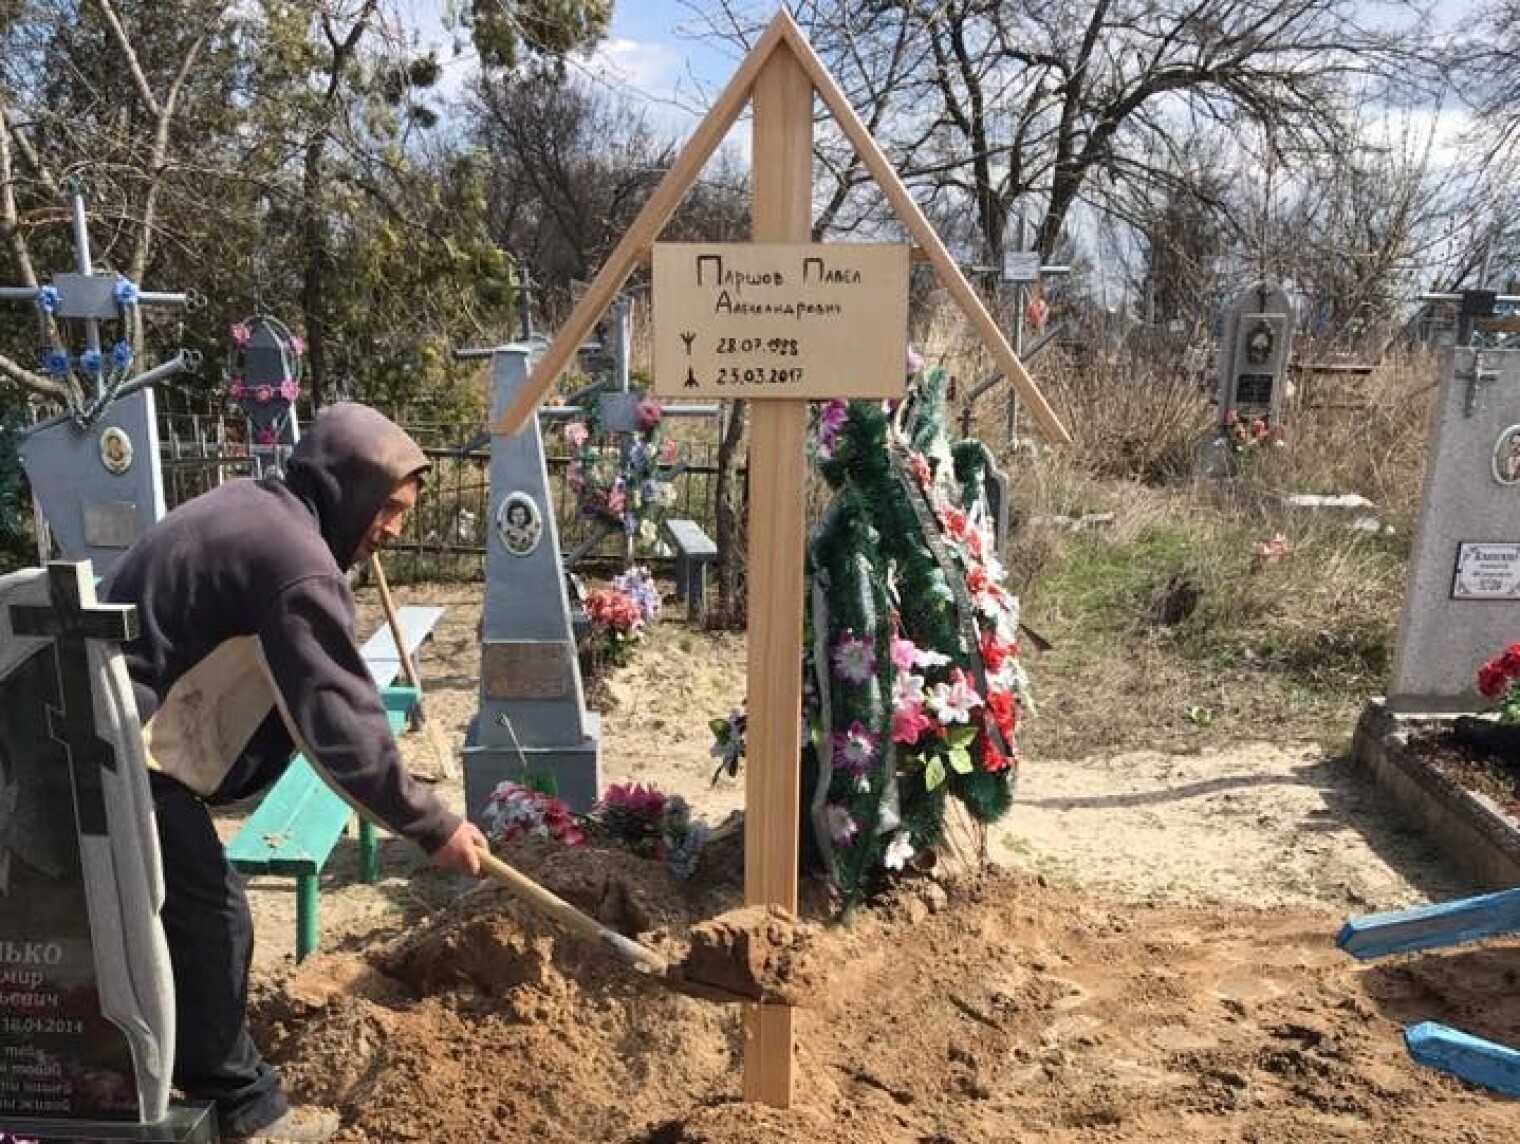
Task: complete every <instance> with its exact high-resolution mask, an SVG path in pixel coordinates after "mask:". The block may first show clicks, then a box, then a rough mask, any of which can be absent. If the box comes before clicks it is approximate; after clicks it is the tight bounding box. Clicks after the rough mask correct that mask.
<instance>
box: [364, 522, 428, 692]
mask: <svg viewBox="0 0 1520 1144" xmlns="http://www.w3.org/2000/svg"><path fill="white" fill-rule="evenodd" d="M369 569H370V572H371V574H372V575H373V576H374V577H375V587H377V588H379V589H380V607H381V608H383V609H384V610H385V622H386V623H387V624H389V625H390V629H391V639H393V640H395V641H396V654H397V655H398V656H399V657H400V659H401V678H402V679H404V680H405V681H406V685H407V686H408V687H416V686H417V665H416V664H414V663H413V662H412V656H411V653H410V652H408V651H407V650H406V636H405V635H403V634H402V631H401V617H400V616H398V615H397V614H396V601H395V599H393V598H392V596H391V586H390V584H388V583H386V579H385V568H384V566H383V565H382V564H381V563H380V554H379V553H378V552H372V553H370V558H369Z"/></svg>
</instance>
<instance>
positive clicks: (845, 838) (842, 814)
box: [828, 802, 860, 846]
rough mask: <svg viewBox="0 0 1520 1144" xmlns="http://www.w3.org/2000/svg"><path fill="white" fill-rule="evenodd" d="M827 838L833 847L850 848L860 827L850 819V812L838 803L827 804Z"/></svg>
mask: <svg viewBox="0 0 1520 1144" xmlns="http://www.w3.org/2000/svg"><path fill="white" fill-rule="evenodd" d="M828 816H829V837H830V838H831V839H832V840H833V843H834V845H835V846H850V845H853V844H854V842H855V835H857V834H859V833H860V826H859V825H858V824H857V823H856V822H855V820H854V819H853V818H851V817H850V812H849V811H848V810H847V809H845V808H844V807H842V806H840V805H839V804H838V803H832V802H831V803H829V808H828Z"/></svg>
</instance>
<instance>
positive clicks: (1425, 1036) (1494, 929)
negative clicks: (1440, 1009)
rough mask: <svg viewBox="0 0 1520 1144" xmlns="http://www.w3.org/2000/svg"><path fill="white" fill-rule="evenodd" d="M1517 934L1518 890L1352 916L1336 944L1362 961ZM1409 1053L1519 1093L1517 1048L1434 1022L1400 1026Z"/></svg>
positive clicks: (1421, 1060)
mask: <svg viewBox="0 0 1520 1144" xmlns="http://www.w3.org/2000/svg"><path fill="white" fill-rule="evenodd" d="M1510 933H1520V889H1515V890H1502V891H1500V892H1499V893H1496V894H1481V895H1479V896H1478V897H1475V898H1459V899H1457V900H1456V901H1452V902H1440V903H1437V904H1435V905H1431V906H1416V907H1414V908H1412V909H1407V910H1392V911H1390V912H1388V913H1382V914H1368V915H1366V916H1364V917H1359V918H1352V919H1351V920H1349V921H1348V922H1346V924H1345V925H1343V926H1342V927H1341V932H1340V933H1339V934H1338V935H1337V937H1336V939H1335V944H1336V945H1337V946H1338V947H1339V948H1341V949H1343V950H1345V951H1346V952H1347V953H1349V954H1351V955H1352V956H1353V957H1356V958H1360V959H1363V960H1366V959H1369V958H1375V957H1387V956H1389V955H1391V954H1396V953H1415V952H1418V951H1420V950H1425V949H1441V948H1444V947H1447V946H1453V945H1463V944H1465V943H1467V942H1471V941H1481V940H1482V939H1484V938H1486V937H1497V936H1500V935H1503V934H1510ZM1404 1045H1405V1047H1406V1048H1407V1049H1408V1050H1409V1055H1410V1056H1411V1057H1413V1058H1414V1059H1415V1060H1416V1061H1418V1062H1419V1063H1420V1064H1422V1065H1425V1066H1426V1067H1427V1068H1433V1069H1436V1070H1437V1071H1439V1072H1444V1073H1447V1074H1449V1075H1451V1076H1455V1077H1459V1078H1460V1079H1462V1080H1465V1081H1467V1082H1468V1083H1469V1084H1477V1085H1482V1086H1484V1087H1485V1088H1490V1089H1493V1090H1494V1091H1495V1092H1502V1093H1504V1094H1505V1095H1506V1096H1514V1097H1520V1050H1516V1049H1512V1048H1510V1047H1509V1046H1507V1045H1501V1044H1498V1043H1497V1042H1494V1041H1489V1040H1485V1039H1484V1038H1482V1037H1475V1036H1473V1035H1472V1034H1471V1033H1464V1032H1462V1031H1461V1030H1460V1029H1453V1028H1451V1027H1449V1026H1447V1025H1443V1024H1440V1023H1439V1022H1437V1021H1421V1022H1420V1023H1419V1024H1417V1025H1409V1026H1406V1027H1405V1029H1404Z"/></svg>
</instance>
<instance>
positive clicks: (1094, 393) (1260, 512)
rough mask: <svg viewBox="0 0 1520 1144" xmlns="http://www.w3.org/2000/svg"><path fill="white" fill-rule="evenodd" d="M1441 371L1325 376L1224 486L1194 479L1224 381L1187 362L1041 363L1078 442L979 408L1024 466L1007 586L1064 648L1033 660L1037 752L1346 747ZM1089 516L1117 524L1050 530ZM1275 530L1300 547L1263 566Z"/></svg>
mask: <svg viewBox="0 0 1520 1144" xmlns="http://www.w3.org/2000/svg"><path fill="white" fill-rule="evenodd" d="M928 336H929V338H930V339H937V340H931V341H930V345H931V347H932V348H931V351H930V358H931V361H933V360H938V361H940V362H942V363H943V364H944V365H945V366H946V367H947V368H949V369H950V370H951V371H952V372H953V373H955V374H956V375H957V376H959V377H962V378H972V379H980V378H983V377H986V376H988V374H989V373H990V372H991V371H990V369H989V368H988V366H987V363H986V361H985V359H984V357H983V356H982V355H981V354H980V352H979V351H978V350H976V349H974V348H971V347H970V346H969V345H968V343H967V342H966V340H965V338H966V334H965V331H964V330H962V329H960V328H959V326H958V325H957V324H955V323H942V324H940V325H937V326H935V327H933V328H931V329H930V331H929V332H928ZM1304 352H1306V353H1307V352H1309V351H1304ZM1438 368H1439V366H1438V363H1437V361H1436V360H1435V359H1434V358H1432V357H1422V358H1415V359H1402V360H1397V361H1390V362H1387V363H1385V364H1383V365H1381V366H1380V367H1378V368H1377V369H1376V370H1375V372H1374V373H1373V374H1372V375H1371V376H1370V377H1367V378H1363V379H1357V381H1358V384H1356V385H1355V386H1354V387H1353V386H1351V385H1350V384H1348V383H1344V382H1342V381H1341V380H1340V379H1335V381H1334V382H1325V383H1322V384H1320V385H1319V386H1317V387H1316V390H1315V392H1314V393H1313V394H1312V395H1311V398H1312V403H1311V401H1306V400H1304V399H1303V395H1301V394H1290V397H1289V401H1288V403H1287V406H1286V408H1285V410H1284V415H1283V418H1282V421H1283V427H1284V429H1285V432H1286V438H1287V443H1286V444H1285V445H1284V446H1282V447H1280V448H1273V449H1268V450H1264V451H1262V452H1260V453H1258V454H1254V455H1252V456H1250V457H1249V458H1248V459H1247V460H1246V463H1244V464H1242V465H1241V467H1240V470H1239V472H1238V473H1237V475H1236V476H1234V477H1232V478H1229V479H1226V480H1210V479H1208V478H1204V477H1201V476H1199V475H1197V468H1196V464H1195V456H1196V452H1197V448H1198V446H1199V444H1200V443H1201V442H1202V441H1204V440H1205V439H1206V438H1207V437H1208V436H1209V435H1210V429H1211V426H1212V424H1213V418H1214V412H1213V408H1212V400H1211V399H1212V396H1213V395H1212V380H1211V379H1208V380H1207V381H1206V380H1205V379H1201V378H1200V377H1198V376H1197V374H1196V371H1193V372H1192V373H1191V374H1189V373H1188V372H1187V371H1186V370H1184V368H1183V367H1182V365H1181V363H1180V361H1179V362H1176V363H1172V364H1170V365H1168V364H1162V365H1153V364H1145V363H1138V364H1137V363H1136V362H1134V361H1133V360H1131V359H1129V358H1127V357H1126V356H1124V355H1122V354H1111V355H1105V354H1102V353H1081V352H1075V351H1071V350H1063V351H1053V352H1050V353H1047V354H1045V355H1042V356H1041V357H1040V358H1039V359H1038V361H1037V362H1035V363H1034V364H1033V365H1032V366H1031V372H1032V373H1033V374H1034V376H1035V380H1036V382H1037V384H1038V385H1039V386H1040V388H1041V391H1042V392H1043V393H1044V394H1045V396H1046V398H1047V399H1048V400H1049V401H1050V403H1051V404H1052V406H1053V407H1054V408H1055V409H1056V412H1057V414H1058V415H1059V416H1060V417H1061V419H1062V420H1063V422H1064V423H1065V424H1066V426H1067V427H1068V429H1069V430H1070V431H1071V433H1072V436H1073V438H1074V440H1073V443H1072V444H1071V445H1070V446H1065V447H1059V448H1043V447H1028V446H1027V445H1024V444H1023V443H1020V445H1021V447H1010V446H1009V445H1008V443H1007V442H1006V441H1004V440H1003V438H1004V435H1005V426H1006V424H1007V419H1006V407H1005V404H1004V403H1005V401H1006V393H1007V391H1006V390H1005V389H999V390H997V391H995V392H993V393H989V394H988V395H987V396H986V397H984V398H983V399H982V400H981V401H979V402H978V403H977V407H976V418H975V428H974V432H975V433H976V435H978V436H980V437H981V438H982V439H983V440H984V441H986V442H987V443H988V444H989V446H991V447H993V449H994V451H997V452H999V454H1000V455H1001V457H1002V461H1003V464H1004V466H1005V468H1006V470H1007V471H1008V473H1009V476H1010V499H1011V503H1012V506H1013V515H1014V519H1015V522H1016V524H1015V527H1014V528H1013V530H1012V535H1011V539H1010V543H1009V548H1008V552H1007V556H1006V559H1007V562H1008V564H1009V569H1010V581H1011V585H1012V587H1013V588H1014V589H1015V590H1016V591H1018V592H1019V594H1020V595H1021V597H1022V598H1023V601H1024V616H1025V620H1026V622H1027V623H1029V624H1030V626H1031V627H1032V628H1034V629H1035V630H1037V631H1039V632H1040V633H1041V634H1042V635H1044V636H1046V637H1047V638H1049V639H1050V640H1052V641H1053V642H1054V645H1055V646H1054V648H1053V649H1052V650H1051V651H1049V652H1047V653H1044V654H1043V655H1038V656H1036V655H1035V654H1034V653H1033V652H1032V651H1031V653H1030V656H1031V658H1030V664H1029V666H1030V671H1031V675H1032V678H1033V680H1034V685H1035V690H1036V695H1037V698H1039V699H1040V712H1039V715H1038V717H1037V718H1036V719H1034V720H1031V722H1030V723H1029V724H1027V726H1026V730H1025V735H1024V744H1025V747H1026V749H1028V750H1029V751H1031V752H1032V753H1034V754H1036V755H1047V756H1048V755H1057V756H1060V755H1075V754H1085V753H1090V752H1104V751H1110V750H1118V749H1124V748H1133V747H1142V746H1145V747H1156V748H1165V749H1172V750H1178V749H1181V750H1186V749H1189V748H1191V747H1196V748H1200V749H1201V748H1203V747H1205V746H1213V745H1218V744H1220V743H1222V742H1226V741H1228V740H1230V739H1233V738H1263V737H1264V738H1273V739H1296V740H1318V741H1321V742H1325V743H1327V744H1331V745H1335V746H1339V745H1343V744H1344V743H1345V742H1346V741H1347V740H1348V739H1349V736H1350V732H1351V729H1352V727H1353V725H1354V722H1355V719H1356V716H1357V714H1358V713H1359V712H1360V710H1361V707H1362V705H1363V704H1364V703H1365V702H1366V700H1367V699H1368V698H1370V697H1371V696H1372V695H1375V694H1379V693H1380V692H1381V689H1382V688H1383V687H1384V685H1385V682H1386V673H1387V669H1388V666H1389V664H1390V663H1391V660H1392V655H1393V646H1394V641H1395V638H1396V631H1395V627H1396V623H1397V616H1398V612H1399V606H1400V602H1401V600H1402V596H1403V591H1404V577H1405V568H1406V564H1407V561H1408V555H1409V536H1410V532H1411V530H1412V528H1413V525H1414V521H1415V518H1416V516H1417V512H1418V504H1419V495H1420V480H1421V473H1422V469H1423V464H1424V452H1425V442H1426V424H1427V420H1428V417H1429V410H1430V406H1431V402H1432V399H1433V396H1434V390H1435V382H1436V378H1437V376H1438V374H1437V371H1438ZM1353 388H1354V390H1355V393H1354V394H1353V393H1352V392H1351V391H1352V390H1353ZM967 389H969V386H968V387H966V389H963V391H962V392H963V393H964V392H965V391H966V390H967ZM1327 396H1328V397H1329V398H1330V399H1331V402H1333V404H1327V403H1326V402H1325V401H1324V398H1325V397H1327ZM953 416H955V417H957V419H959V417H960V411H959V410H957V411H955V412H954V413H953ZM1026 424H1027V422H1026ZM1290 493H1317V494H1344V493H1358V494H1360V495H1362V496H1364V497H1366V498H1368V499H1369V500H1370V501H1372V502H1373V504H1374V505H1375V506H1376V507H1375V510H1373V512H1372V514H1371V515H1372V516H1374V517H1375V519H1376V521H1377V522H1378V525H1379V526H1380V527H1379V528H1378V529H1377V530H1376V531H1367V530H1364V529H1362V528H1356V527H1353V523H1354V521H1355V519H1356V517H1358V516H1362V517H1366V516H1368V515H1369V514H1368V513H1366V512H1362V513H1346V512H1344V511H1340V512H1337V511H1327V510H1317V511H1309V510H1301V509H1300V510H1295V509H1292V508H1290V507H1288V505H1287V504H1286V503H1285V498H1286V496H1287V495H1288V494H1290ZM1093 514H1111V516H1112V520H1111V522H1110V523H1107V524H1105V525H1101V526H1097V527H1092V528H1081V529H1074V528H1071V527H1066V526H1063V524H1062V523H1061V522H1059V521H1055V522H1052V520H1051V518H1061V517H1065V518H1078V517H1082V516H1085V515H1093ZM1279 533H1280V534H1281V535H1282V536H1283V538H1284V539H1285V541H1286V543H1287V545H1288V554H1287V555H1286V556H1285V557H1284V558H1282V559H1281V560H1278V561H1275V562H1267V561H1265V560H1264V559H1262V558H1261V557H1259V556H1258V554H1257V551H1256V548H1257V544H1258V543H1259V542H1263V541H1267V540H1270V539H1271V538H1272V537H1274V536H1275V535H1277V534H1279ZM1189 605H1191V607H1190V608H1189ZM1179 612H1180V613H1185V614H1182V615H1180V616H1179V615H1178V614H1177V613H1179ZM1164 621H1170V622H1164Z"/></svg>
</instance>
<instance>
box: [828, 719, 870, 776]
mask: <svg viewBox="0 0 1520 1144" xmlns="http://www.w3.org/2000/svg"><path fill="white" fill-rule="evenodd" d="M880 746H881V736H880V735H877V734H876V733H875V732H874V731H871V730H869V729H867V727H866V726H865V724H863V723H862V722H861V721H860V720H859V719H856V720H855V721H854V722H853V723H851V724H850V729H849V730H848V731H838V732H835V734H834V765H835V766H837V767H839V768H840V769H841V770H844V771H848V772H849V773H850V774H852V775H864V774H865V773H866V772H867V771H868V770H870V769H871V765H872V764H873V763H875V762H876V753H877V750H878V748H879V747H880Z"/></svg>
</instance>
